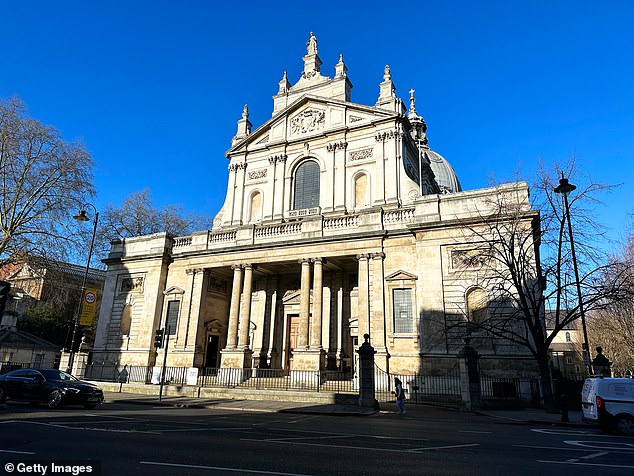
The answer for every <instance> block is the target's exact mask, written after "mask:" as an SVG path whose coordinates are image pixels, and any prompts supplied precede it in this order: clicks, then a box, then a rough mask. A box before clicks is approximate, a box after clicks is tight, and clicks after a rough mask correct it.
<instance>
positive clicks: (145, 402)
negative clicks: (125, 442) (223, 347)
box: [109, 398, 376, 416]
mask: <svg viewBox="0 0 634 476" xmlns="http://www.w3.org/2000/svg"><path fill="white" fill-rule="evenodd" d="M109 402H110V403H120V404H121V403H127V404H132V405H147V406H162V407H173V408H196V409H200V408H209V409H214V410H227V411H241V412H258V413H294V414H301V415H332V416H371V415H374V414H375V413H376V412H375V411H371V412H355V411H320V410H305V409H297V408H280V409H267V408H252V407H250V408H249V407H242V406H234V407H226V406H222V405H219V403H222V402H218V403H190V402H182V403H181V402H164V401H159V400H157V401H152V400H134V399H126V398H120V399H112V400H109Z"/></svg>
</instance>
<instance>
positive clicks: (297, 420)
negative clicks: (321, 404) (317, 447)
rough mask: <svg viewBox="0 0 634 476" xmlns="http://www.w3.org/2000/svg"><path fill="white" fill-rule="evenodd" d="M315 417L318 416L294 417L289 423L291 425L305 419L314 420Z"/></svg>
mask: <svg viewBox="0 0 634 476" xmlns="http://www.w3.org/2000/svg"><path fill="white" fill-rule="evenodd" d="M315 418H316V416H309V417H304V418H294V419H292V420H290V421H289V423H290V424H291V425H294V424H295V423H302V422H304V421H308V420H314V419H315Z"/></svg>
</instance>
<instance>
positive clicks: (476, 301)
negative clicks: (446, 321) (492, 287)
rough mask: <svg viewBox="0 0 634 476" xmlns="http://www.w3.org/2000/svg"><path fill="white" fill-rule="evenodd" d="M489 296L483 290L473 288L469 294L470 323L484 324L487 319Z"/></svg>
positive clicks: (468, 314)
mask: <svg viewBox="0 0 634 476" xmlns="http://www.w3.org/2000/svg"><path fill="white" fill-rule="evenodd" d="M488 310H489V296H488V295H487V292H486V291H485V290H484V289H482V288H473V289H471V290H470V291H469V292H468V293H467V316H468V318H469V322H472V323H473V324H482V323H483V322H484V321H485V319H486V318H487V312H488Z"/></svg>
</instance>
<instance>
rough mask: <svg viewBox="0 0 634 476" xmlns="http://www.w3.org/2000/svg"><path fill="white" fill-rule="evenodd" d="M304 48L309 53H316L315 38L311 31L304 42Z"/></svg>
mask: <svg viewBox="0 0 634 476" xmlns="http://www.w3.org/2000/svg"><path fill="white" fill-rule="evenodd" d="M306 50H307V51H308V54H309V55H316V54H317V38H316V37H315V34H314V33H313V32H312V31H311V32H310V38H309V39H308V41H307V42H306Z"/></svg>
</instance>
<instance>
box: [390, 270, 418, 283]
mask: <svg viewBox="0 0 634 476" xmlns="http://www.w3.org/2000/svg"><path fill="white" fill-rule="evenodd" d="M415 279H418V276H416V275H414V274H412V273H408V272H407V271H403V270H398V271H396V272H394V273H392V274H390V275H389V276H386V278H385V280H386V281H411V280H415Z"/></svg>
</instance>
